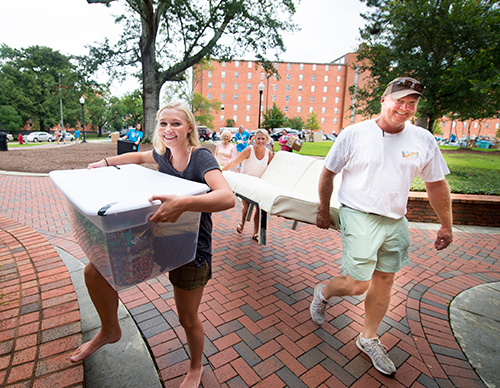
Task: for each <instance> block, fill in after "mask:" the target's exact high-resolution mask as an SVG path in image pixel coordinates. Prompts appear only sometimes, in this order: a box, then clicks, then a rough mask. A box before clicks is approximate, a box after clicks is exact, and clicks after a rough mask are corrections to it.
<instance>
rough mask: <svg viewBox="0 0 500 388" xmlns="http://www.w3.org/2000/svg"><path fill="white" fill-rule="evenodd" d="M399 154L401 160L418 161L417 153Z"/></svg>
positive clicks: (405, 152)
mask: <svg viewBox="0 0 500 388" xmlns="http://www.w3.org/2000/svg"><path fill="white" fill-rule="evenodd" d="M401 154H402V155H403V159H407V160H408V159H409V160H415V159H418V152H417V151H413V152H410V151H402V152H401Z"/></svg>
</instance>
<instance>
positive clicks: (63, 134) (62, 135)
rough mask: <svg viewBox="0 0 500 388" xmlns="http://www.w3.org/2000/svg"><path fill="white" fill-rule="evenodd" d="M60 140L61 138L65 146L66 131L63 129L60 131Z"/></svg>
mask: <svg viewBox="0 0 500 388" xmlns="http://www.w3.org/2000/svg"><path fill="white" fill-rule="evenodd" d="M61 138H62V141H63V143H64V144H66V130H65V129H63V130H62V131H61Z"/></svg>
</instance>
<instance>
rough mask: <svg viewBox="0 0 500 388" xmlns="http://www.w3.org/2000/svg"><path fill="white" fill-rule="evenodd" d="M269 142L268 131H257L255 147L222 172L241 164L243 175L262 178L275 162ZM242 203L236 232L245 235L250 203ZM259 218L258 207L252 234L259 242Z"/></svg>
mask: <svg viewBox="0 0 500 388" xmlns="http://www.w3.org/2000/svg"><path fill="white" fill-rule="evenodd" d="M268 140H269V135H268V134H267V131H266V130H265V129H257V131H255V145H251V146H249V147H247V148H245V149H244V150H243V151H242V152H241V153H239V154H238V156H237V157H236V158H235V159H233V160H231V161H230V162H229V163H227V164H226V165H225V166H224V167H223V168H222V171H227V170H229V169H231V168H233V167H236V166H238V165H239V164H240V163H241V169H240V172H241V173H242V174H247V175H252V176H255V177H258V178H260V177H261V176H262V174H263V173H264V171H265V170H266V168H267V166H268V165H269V163H270V162H271V160H273V154H272V153H271V151H270V150H268V149H267V148H266V144H267V142H268ZM241 202H242V204H243V208H242V210H241V222H240V223H238V225H237V226H236V231H237V232H238V233H240V234H241V233H243V228H244V227H245V220H246V216H247V213H248V207H249V206H250V203H249V202H248V201H246V200H244V199H242V200H241ZM259 218H260V213H259V208H258V207H256V209H255V215H254V218H253V222H254V224H253V234H252V239H253V240H255V241H259Z"/></svg>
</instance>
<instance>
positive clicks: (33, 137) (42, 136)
mask: <svg viewBox="0 0 500 388" xmlns="http://www.w3.org/2000/svg"><path fill="white" fill-rule="evenodd" d="M23 140H24V141H25V142H29V141H32V142H33V143H38V142H39V141H49V142H50V141H54V137H53V136H52V135H51V134H49V133H47V132H31V133H30V134H28V135H26V136H23Z"/></svg>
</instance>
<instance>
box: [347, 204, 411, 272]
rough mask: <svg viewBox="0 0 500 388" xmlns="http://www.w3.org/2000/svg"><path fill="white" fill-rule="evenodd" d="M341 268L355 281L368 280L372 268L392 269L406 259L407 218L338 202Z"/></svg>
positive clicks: (406, 261)
mask: <svg viewBox="0 0 500 388" xmlns="http://www.w3.org/2000/svg"><path fill="white" fill-rule="evenodd" d="M339 218H340V230H341V232H342V266H341V269H342V271H344V272H345V273H346V274H348V275H349V276H350V277H352V278H353V279H355V280H359V281H367V280H370V279H371V277H372V275H373V272H374V271H375V270H377V271H380V272H387V273H396V272H398V271H399V270H400V269H401V268H403V267H404V266H405V265H406V264H408V263H409V258H408V248H409V246H410V237H409V235H408V220H407V219H406V217H403V218H400V219H399V220H395V219H393V218H388V217H384V216H380V215H377V214H372V213H364V212H360V211H358V210H354V209H351V208H348V207H346V206H342V207H341V208H340V210H339Z"/></svg>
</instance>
